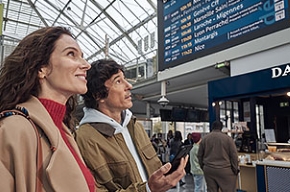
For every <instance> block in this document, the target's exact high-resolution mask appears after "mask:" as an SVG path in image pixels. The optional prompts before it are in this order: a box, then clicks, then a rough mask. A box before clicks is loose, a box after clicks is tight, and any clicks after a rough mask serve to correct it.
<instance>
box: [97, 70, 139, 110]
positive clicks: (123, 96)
mask: <svg viewBox="0 0 290 192" xmlns="http://www.w3.org/2000/svg"><path fill="white" fill-rule="evenodd" d="M105 86H106V87H107V89H108V97H107V98H105V99H101V100H100V102H101V105H102V107H103V108H106V109H107V110H109V111H111V110H114V111H115V112H116V111H117V112H119V111H123V110H125V109H129V108H131V107H132V105H133V103H132V98H131V92H130V90H131V89H132V85H131V84H130V83H129V82H128V81H127V80H126V79H125V76H124V73H123V72H122V71H121V70H119V72H118V73H116V74H114V75H113V76H112V77H111V78H110V79H108V80H107V81H106V82H105Z"/></svg>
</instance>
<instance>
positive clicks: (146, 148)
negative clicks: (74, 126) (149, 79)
mask: <svg viewBox="0 0 290 192" xmlns="http://www.w3.org/2000/svg"><path fill="white" fill-rule="evenodd" d="M87 86H88V92H87V93H86V94H84V95H83V98H84V103H85V108H84V117H83V119H82V120H81V122H80V127H79V130H78V131H77V134H76V141H77V143H78V145H79V148H80V151H81V154H82V156H83V158H84V160H85V162H86V163H87V166H88V167H89V168H90V169H91V171H92V173H93V175H94V177H95V179H96V182H97V191H98V192H100V191H141V192H145V191H151V192H162V191H167V190H168V189H170V188H172V187H173V186H175V185H176V184H177V183H178V181H179V180H180V179H181V178H182V177H183V176H184V175H185V171H184V167H185V165H186V162H187V159H188V157H187V158H185V159H182V160H181V161H180V166H179V167H178V169H177V170H176V171H175V172H173V173H172V174H170V175H166V176H165V174H166V173H167V172H168V171H169V169H170V168H171V164H170V163H167V164H165V165H164V166H162V163H161V161H160V159H159V158H158V156H157V154H156V152H155V150H154V148H153V146H152V144H151V141H150V139H149V137H148V135H147V133H146V132H145V130H144V128H143V127H142V126H141V125H140V124H139V123H137V122H136V118H134V117H133V116H132V113H131V112H130V110H128V109H129V108H131V107H132V98H131V92H130V90H131V89H132V85H131V84H130V83H128V81H127V80H126V79H125V76H124V72H123V69H122V66H121V65H119V64H117V63H116V62H115V61H112V60H98V61H96V62H93V63H92V65H91V70H89V71H88V74H87Z"/></svg>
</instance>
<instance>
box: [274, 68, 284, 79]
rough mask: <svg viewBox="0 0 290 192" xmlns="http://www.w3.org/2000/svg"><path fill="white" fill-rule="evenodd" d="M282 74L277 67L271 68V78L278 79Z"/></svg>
mask: <svg viewBox="0 0 290 192" xmlns="http://www.w3.org/2000/svg"><path fill="white" fill-rule="evenodd" d="M281 74H282V69H280V68H279V67H275V68H272V78H277V77H280V76H281Z"/></svg>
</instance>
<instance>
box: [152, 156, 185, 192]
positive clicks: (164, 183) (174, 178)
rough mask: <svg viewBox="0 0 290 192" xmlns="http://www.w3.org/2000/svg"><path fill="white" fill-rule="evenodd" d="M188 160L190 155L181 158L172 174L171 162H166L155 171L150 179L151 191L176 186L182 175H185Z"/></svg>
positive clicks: (164, 189)
mask: <svg viewBox="0 0 290 192" xmlns="http://www.w3.org/2000/svg"><path fill="white" fill-rule="evenodd" d="M187 161H188V155H186V156H185V157H182V158H180V162H179V166H178V167H177V169H176V170H175V171H173V172H172V173H171V174H168V172H169V171H170V170H171V169H172V165H171V163H166V164H165V165H163V166H162V167H161V168H160V169H158V170H157V171H155V172H154V173H153V174H152V175H151V176H150V177H149V179H148V186H149V188H150V191H151V192H166V191H167V190H169V189H171V188H172V187H174V186H176V185H177V183H178V182H179V180H180V179H182V177H184V175H185V174H186V173H185V170H184V169H185V166H186V163H187Z"/></svg>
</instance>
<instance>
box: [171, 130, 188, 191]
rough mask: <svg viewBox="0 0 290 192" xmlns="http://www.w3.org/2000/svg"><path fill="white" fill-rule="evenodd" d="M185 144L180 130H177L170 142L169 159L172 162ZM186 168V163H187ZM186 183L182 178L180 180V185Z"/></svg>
mask: <svg viewBox="0 0 290 192" xmlns="http://www.w3.org/2000/svg"><path fill="white" fill-rule="evenodd" d="M182 145H183V142H182V135H181V132H180V131H175V134H174V137H173V139H172V140H171V142H170V156H169V161H170V162H171V161H172V160H173V158H174V157H175V155H176V154H177V152H178V150H179V149H180V147H181V146H182ZM185 168H186V165H185ZM184 184H185V182H184V181H183V180H182V179H180V181H179V185H180V186H183V185H184Z"/></svg>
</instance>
